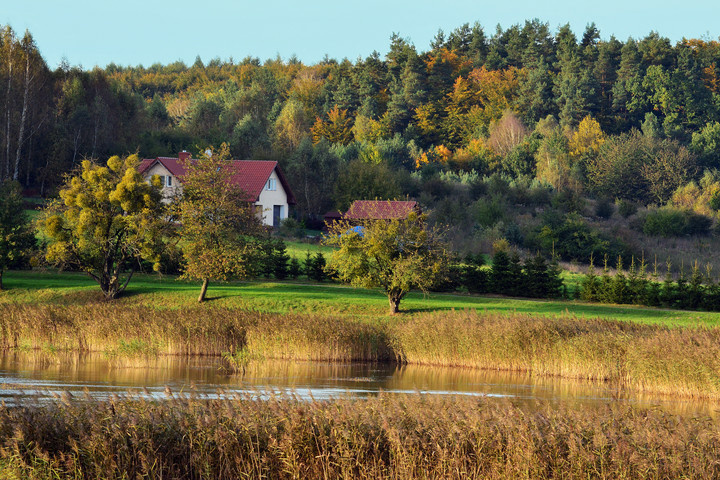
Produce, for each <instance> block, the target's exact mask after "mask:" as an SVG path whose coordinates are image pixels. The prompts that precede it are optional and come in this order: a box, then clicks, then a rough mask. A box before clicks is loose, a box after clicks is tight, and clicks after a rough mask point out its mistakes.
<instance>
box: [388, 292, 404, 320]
mask: <svg viewBox="0 0 720 480" xmlns="http://www.w3.org/2000/svg"><path fill="white" fill-rule="evenodd" d="M388 300H389V301H390V314H392V315H395V314H396V313H398V312H399V311H400V300H401V297H398V296H395V295H388Z"/></svg>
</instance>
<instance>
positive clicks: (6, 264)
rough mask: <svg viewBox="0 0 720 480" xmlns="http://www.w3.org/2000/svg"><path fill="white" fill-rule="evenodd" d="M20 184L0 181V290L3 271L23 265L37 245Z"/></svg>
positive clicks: (0, 288)
mask: <svg viewBox="0 0 720 480" xmlns="http://www.w3.org/2000/svg"><path fill="white" fill-rule="evenodd" d="M23 208H24V207H23V200H22V196H21V195H20V185H19V184H18V183H17V182H13V181H11V180H5V181H3V182H0V290H2V288H3V283H2V276H3V272H4V271H5V270H7V269H8V268H17V267H21V266H23V263H24V261H25V260H26V258H27V256H28V254H29V253H30V250H31V249H32V248H33V247H34V246H35V234H34V232H33V229H32V226H31V225H30V223H29V222H28V219H27V217H26V215H25V211H24V209H23Z"/></svg>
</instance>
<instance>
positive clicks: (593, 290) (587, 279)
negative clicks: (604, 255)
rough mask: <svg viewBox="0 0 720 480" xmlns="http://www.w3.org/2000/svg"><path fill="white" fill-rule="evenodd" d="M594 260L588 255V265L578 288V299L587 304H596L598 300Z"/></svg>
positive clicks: (597, 280)
mask: <svg viewBox="0 0 720 480" xmlns="http://www.w3.org/2000/svg"><path fill="white" fill-rule="evenodd" d="M594 263H595V259H594V258H593V256H592V255H590V265H589V266H588V269H587V273H586V274H585V276H584V277H583V279H582V281H581V283H580V287H581V292H580V298H582V299H583V300H586V301H588V302H596V301H598V300H599V295H598V294H599V290H600V279H599V278H598V276H597V275H596V274H595V264H594Z"/></svg>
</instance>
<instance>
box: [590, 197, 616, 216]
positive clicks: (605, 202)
mask: <svg viewBox="0 0 720 480" xmlns="http://www.w3.org/2000/svg"><path fill="white" fill-rule="evenodd" d="M614 211H615V208H614V206H613V204H612V202H611V201H610V200H609V199H607V198H602V199H600V200H598V202H597V205H595V215H596V216H597V217H599V218H602V219H605V220H607V219H609V218H610V217H612V214H613V213H614Z"/></svg>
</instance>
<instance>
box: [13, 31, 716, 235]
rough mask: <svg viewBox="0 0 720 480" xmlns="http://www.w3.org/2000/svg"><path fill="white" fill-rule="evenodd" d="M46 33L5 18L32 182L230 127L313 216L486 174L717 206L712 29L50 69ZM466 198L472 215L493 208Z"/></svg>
mask: <svg viewBox="0 0 720 480" xmlns="http://www.w3.org/2000/svg"><path fill="white" fill-rule="evenodd" d="M41 49H42V46H41V45H40V46H38V45H36V44H35V42H34V41H33V38H32V36H31V34H30V33H29V32H26V33H25V34H24V35H20V34H19V33H18V32H14V31H13V30H12V28H11V27H10V26H6V27H4V28H3V29H2V31H1V34H0V114H1V116H2V118H1V119H0V120H2V121H0V178H14V179H16V180H18V181H19V182H21V183H22V184H23V186H24V187H25V188H26V189H28V191H34V192H37V193H38V194H39V195H49V194H52V193H53V191H54V189H55V187H57V185H58V184H59V183H60V181H61V179H62V174H64V173H66V172H68V171H70V170H71V169H72V168H73V167H75V166H76V165H78V164H79V162H80V161H81V160H82V159H84V158H99V159H103V158H107V157H109V156H111V155H115V154H128V153H135V152H137V153H138V154H139V155H140V156H141V157H155V156H175V155H177V152H179V151H180V150H183V149H187V150H189V151H191V152H193V153H194V154H197V153H198V152H200V151H203V150H204V149H205V148H206V147H207V146H208V145H215V146H217V145H220V144H221V143H223V142H228V143H229V145H230V150H231V154H232V156H233V157H235V158H239V159H247V158H254V159H272V160H277V161H279V162H280V164H281V165H282V167H283V168H284V170H285V171H286V173H287V177H288V179H289V182H290V184H291V186H292V187H293V189H294V191H295V195H296V197H297V199H298V205H297V214H298V218H300V219H305V220H307V221H312V220H313V219H318V218H320V217H321V216H322V214H323V213H325V212H326V211H328V210H330V209H333V208H339V209H343V208H347V206H348V204H349V202H351V201H352V200H354V199H357V198H401V197H406V196H410V197H413V198H417V199H419V200H420V201H421V203H424V204H425V205H431V206H435V207H439V209H440V211H442V210H443V208H445V210H448V209H449V208H451V207H449V206H447V205H446V206H445V207H443V205H442V200H443V198H445V197H448V196H450V195H451V194H455V193H457V191H455V190H452V188H451V186H450V187H448V185H449V184H452V183H453V182H455V184H458V183H463V184H465V185H466V186H468V185H469V187H468V189H469V190H468V192H469V193H467V192H466V193H465V194H463V195H465V197H466V200H467V201H468V202H474V201H476V200H477V199H478V198H480V197H481V196H482V195H483V194H486V193H487V189H488V188H490V190H492V182H490V183H488V182H487V179H492V178H495V179H502V180H503V181H504V182H505V183H506V184H507V185H513V184H514V185H518V184H524V185H526V186H528V188H535V189H545V190H546V191H547V192H551V193H552V194H563V195H566V196H569V197H573V196H575V197H580V196H581V197H584V198H593V199H610V200H611V201H624V202H629V203H632V204H633V205H638V206H640V207H643V206H646V205H656V206H663V205H666V204H674V205H676V206H678V207H682V208H685V209H690V210H693V211H696V212H697V213H698V214H704V215H708V216H710V217H713V215H715V213H716V212H717V209H718V208H720V193H719V192H720V174H718V173H717V170H716V169H718V168H720V81H719V77H720V43H719V42H718V41H715V40H708V39H684V40H682V41H680V42H678V43H676V44H674V45H673V44H672V43H671V42H670V40H669V39H667V38H665V37H663V36H662V35H660V34H658V33H655V32H653V33H650V34H649V35H647V36H645V37H644V38H638V39H633V38H630V39H627V40H624V41H623V40H618V39H616V38H614V37H610V38H609V39H607V40H606V39H602V38H601V36H600V32H599V31H598V30H597V28H595V26H594V25H589V26H588V27H587V28H586V29H585V31H584V32H582V34H581V35H578V34H576V33H575V32H573V31H572V30H571V29H570V27H569V26H568V25H566V26H563V27H560V28H559V29H557V30H556V31H553V30H552V29H551V28H550V27H549V25H548V24H547V23H543V22H541V21H538V20H532V21H527V22H525V24H523V25H520V24H519V25H514V26H511V27H509V28H507V29H504V30H503V29H501V28H500V27H498V28H497V30H496V31H494V32H486V31H485V30H484V29H483V28H482V26H480V25H479V24H477V23H476V24H474V25H470V24H465V25H462V26H460V27H459V28H457V29H455V30H453V31H452V32H450V33H447V34H445V33H443V32H442V31H440V32H438V34H437V36H436V37H435V39H434V41H433V42H432V44H431V45H430V46H429V48H428V49H427V50H425V51H421V50H418V49H417V48H416V47H415V46H414V45H413V44H412V43H410V41H409V40H407V39H404V38H402V37H401V36H399V35H393V36H392V38H391V39H390V45H389V50H388V53H387V55H385V56H384V57H382V56H381V55H379V54H378V53H377V52H373V53H372V54H370V55H368V56H367V57H366V58H358V59H357V60H355V61H350V60H347V59H343V60H335V59H329V58H328V59H325V60H324V61H322V62H320V63H318V64H315V65H304V64H303V63H301V62H300V61H298V60H297V59H296V58H290V59H288V60H282V59H280V58H278V59H271V60H267V61H264V62H261V61H260V60H259V59H257V58H245V59H243V60H242V61H239V62H237V61H232V60H228V61H223V60H220V59H213V60H210V61H208V62H206V63H205V62H203V61H202V59H200V58H199V57H198V58H197V60H196V61H195V63H194V64H192V65H189V66H188V65H186V64H184V63H183V62H179V61H178V62H175V63H171V64H169V65H160V64H155V65H152V66H150V67H143V66H137V67H123V66H118V65H115V64H109V65H107V66H106V67H105V68H97V67H96V68H94V69H92V70H83V69H81V68H78V67H73V66H70V65H67V64H62V65H60V66H59V67H58V68H57V69H56V70H54V71H53V70H50V69H49V68H48V66H47V64H46V63H45V61H44V59H43V57H42V55H41V54H40V50H41ZM482 179H485V180H486V181H485V183H483V182H482V181H481V180H482ZM513 182H514V183H513ZM481 184H482V185H481ZM478 185H480V186H478ZM483 185H484V186H483ZM488 185H489V187H488ZM448 189H450V190H448ZM453 192H454V193H453ZM495 200H497V199H495ZM506 200H507V199H506ZM493 201H494V200H493ZM498 201H499V200H498ZM486 203H488V204H489V205H491V202H486ZM477 208H478V209H480V210H479V211H478V212H476V214H475V217H476V218H475V219H474V222H475V223H479V224H480V225H483V222H484V221H485V220H487V217H488V215H489V216H490V217H492V215H493V212H492V208H491V206H490V207H487V208H485V210H482V208H480V207H477ZM488 208H489V209H490V210H489V211H488ZM446 215H447V217H448V218H447V219H448V220H453V218H452V215H453V212H451V211H447V212H446ZM478 219H479V220H478ZM486 223H487V222H486ZM506 223H507V222H506ZM505 236H506V237H507V236H508V235H505Z"/></svg>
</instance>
